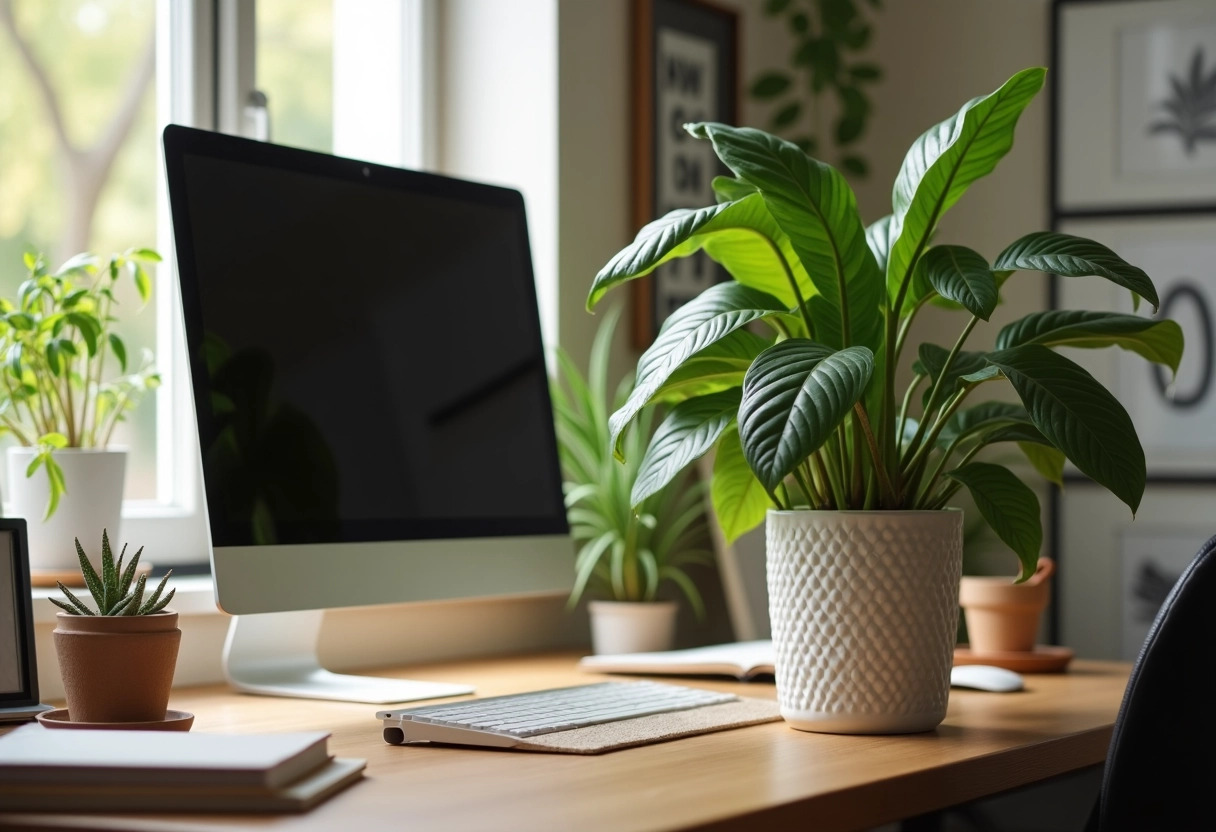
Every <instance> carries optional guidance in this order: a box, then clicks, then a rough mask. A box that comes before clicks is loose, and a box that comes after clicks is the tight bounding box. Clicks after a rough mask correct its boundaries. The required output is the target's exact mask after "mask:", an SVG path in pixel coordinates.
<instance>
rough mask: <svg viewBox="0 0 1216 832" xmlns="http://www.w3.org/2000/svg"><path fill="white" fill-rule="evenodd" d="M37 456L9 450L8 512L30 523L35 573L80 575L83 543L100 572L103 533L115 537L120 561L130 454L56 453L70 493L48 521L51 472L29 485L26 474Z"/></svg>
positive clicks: (69, 450) (28, 451) (39, 473)
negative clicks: (73, 571)
mask: <svg viewBox="0 0 1216 832" xmlns="http://www.w3.org/2000/svg"><path fill="white" fill-rule="evenodd" d="M35 453H36V451H35V449H34V448H20V447H18V448H9V449H8V490H9V496H10V502H9V506H8V511H9V514H11V515H12V516H14V517H24V518H25V520H26V523H27V525H28V528H29V548H30V568H31V569H43V570H63V569H78V568H79V562H78V561H77V558H76V543H75V539H76V538H77V537H79V538H80V544H81V545H82V546H83V547H84V550H85V552H87V553H88V554H89V556H90V558H91V559H92V560H93V561H94V565H97V566H100V562H101V530H102V529H106V530H107V531H108V532H109V535H110V543H111V544H113V545H114V547H115V550H114V554H115V556H117V555H118V552H119V550H120V549H121V546H122V544H121V540H122V537H121V535H122V529H121V523H122V491H123V484H124V481H125V478H126V471H127V452H126V451H125V450H115V449H107V450H101V449H97V450H94V449H88V448H64V449H62V450H58V451H55V461H56V462H58V463H59V467H60V468H62V469H63V481H64V484H65V485H66V487H67V493H66V494H64V495H63V496H62V497H61V498H60V499H59V508H58V509H56V511H55V513H54V514H53V515H51V519H50V520H46V521H43V519H42V518H43V515H45V514H46V506H47V499H48V496H49V495H50V493H51V492H50V486H49V485H48V484H47V479H46V467H45V466H42V467H40V468H39V469H38V471H37V472H36V473H35V474H34V476H32V477H29V478H28V479H27V478H26V476H25V469H26V468H28V467H29V464H30V462H31V461H32V460H33V459H34V456H35ZM129 554H130V553H129Z"/></svg>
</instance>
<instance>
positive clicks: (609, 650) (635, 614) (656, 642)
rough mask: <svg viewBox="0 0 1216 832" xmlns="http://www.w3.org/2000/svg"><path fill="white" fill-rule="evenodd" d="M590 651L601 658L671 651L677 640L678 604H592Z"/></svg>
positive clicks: (596, 602) (599, 602)
mask: <svg viewBox="0 0 1216 832" xmlns="http://www.w3.org/2000/svg"><path fill="white" fill-rule="evenodd" d="M587 611H588V612H589V613H590V614H591V649H592V651H593V652H594V653H595V654H596V655H598V656H604V655H613V654H616V653H650V652H653V651H655V650H670V649H671V647H672V645H673V644H674V643H675V637H676V613H677V612H679V605H678V604H676V602H675V601H643V602H637V603H634V602H630V601H592V602H590V603H589V604H588V605H587Z"/></svg>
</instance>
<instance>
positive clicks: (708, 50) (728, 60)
mask: <svg viewBox="0 0 1216 832" xmlns="http://www.w3.org/2000/svg"><path fill="white" fill-rule="evenodd" d="M633 26H634V51H633V73H634V75H633V92H634V95H633V98H634V128H633V171H634V206H633V226H634V230H635V231H636V230H637V229H640V228H641V227H642V226H643V225H645V224H646V223H648V222H650V221H651V220H653V219H656V218H658V217H661V216H663V215H664V214H666V213H668V212H669V211H672V210H674V209H676V208H700V207H702V206H705V205H711V204H713V202H714V192H713V187H712V184H711V183H712V182H713V178H714V177H715V176H717V175H719V174H722V173H727V171H726V169H725V168H724V167H722V165H721V163H720V162H719V161H718V158H717V156H715V155H714V151H713V147H712V146H711V145H710V143H709V142H707V141H701V140H698V139H694V138H693V137H692V136H690V135H688V133H687V132H685V130H684V127H683V125H684V124H686V123H689V122H697V121H721V122H726V123H728V124H734V123H735V122H736V121H737V109H738V100H739V94H738V84H739V72H738V54H739V47H738V19H737V15H736V13H735V12H733V11H728V10H726V9H720V8H718V7H716V6H712V5H710V4H708V3H704V2H701V0H634V4H633ZM726 276H727V275H726V273H725V270H723V269H722V267H721V266H719V265H718V264H716V263H714V262H713V261H712V260H710V259H709V258H708V257H707V256H706V255H705V254H703V253H701V254H697V255H695V256H693V257H687V258H684V259H681V260H676V261H673V262H671V263H667V264H666V265H664V266H661V267H660V268H658V269H656V270H655V271H654V272H653V273H652V274H651V275H650V276H649V277H647V278H643V279H642V280H637V281H634V287H635V289H634V292H635V293H634V298H633V299H634V327H633V333H634V345H635V346H636V347H638V348H639V349H642V348H645V347H647V346H649V345H650V342H651V341H652V340H653V339H654V336H655V333H657V332H658V330H659V327H660V326H662V323H663V321H664V320H665V319H666V318H667V316H668V315H670V314H671V313H672V312H673V311H674V310H676V309H678V308H679V307H680V306H681V305H682V304H684V303H686V302H688V301H689V300H691V299H692V298H694V297H696V296H697V295H698V294H700V293H701V291H702V290H703V289H705V288H706V287H708V286H710V285H712V284H713V283H715V282H717V281H719V280H723V279H725V278H726Z"/></svg>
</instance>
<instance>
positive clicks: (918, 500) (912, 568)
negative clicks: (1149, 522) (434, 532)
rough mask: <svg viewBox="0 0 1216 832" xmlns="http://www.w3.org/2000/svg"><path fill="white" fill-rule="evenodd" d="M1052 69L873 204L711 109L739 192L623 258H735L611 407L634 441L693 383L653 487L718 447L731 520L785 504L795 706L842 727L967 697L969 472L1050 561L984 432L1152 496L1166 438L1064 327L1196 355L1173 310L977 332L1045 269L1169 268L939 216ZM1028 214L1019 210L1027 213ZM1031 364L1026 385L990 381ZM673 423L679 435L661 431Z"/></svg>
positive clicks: (725, 509) (803, 714)
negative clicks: (986, 243) (1029, 277)
mask: <svg viewBox="0 0 1216 832" xmlns="http://www.w3.org/2000/svg"><path fill="white" fill-rule="evenodd" d="M1044 75H1045V70H1043V69H1037V68H1036V69H1028V70H1025V71H1022V72H1019V73H1017V74H1016V75H1014V76H1013V77H1012V78H1011V79H1010V80H1009V81H1008V82H1007V83H1006V84H1004V85H1003V86H1002V87H1001V88H1000V89H998V90H996V91H995V92H993V93H992V94H990V95H987V96H982V97H979V98H975V99H973V100H972V101H970V102H968V103H967V104H966V105H964V106H963V108H962V109H961V110H960V111H959V112H958V113H957V114H956V115H954V116H952V117H951V118H949V119H947V120H946V121H944V122H942V123H941V124H939V125H937V126H935V127H932V128H930V129H929V130H928V131H927V132H926V133H925V134H924V135H922V136H921V137H920V138H919V139H917V141H916V142H915V143H914V144H913V146H912V148H911V150H910V151H909V153H908V155H907V157H906V158H905V160H904V164H903V167H902V168H901V170H900V172H899V175H898V177H897V179H896V182H895V187H894V191H893V194H892V203H893V205H892V208H893V210H892V213H891V214H890V215H888V216H886V217H883V218H882V219H880V220H878V221H877V222H875V223H873V224H872V225H870V226H869V227H866V226H864V225H863V224H862V221H861V218H860V214H859V213H858V208H857V203H856V198H855V197H854V194H853V191H852V189H851V188H850V187H849V185H848V183H847V182H846V181H845V179H844V178H843V177H842V176H841V175H840V174H839V173H838V172H837V171H836V170H835V169H833V168H832V167H831V166H829V165H827V164H825V163H823V162H820V161H817V160H815V159H812V158H810V157H808V156H806V155H805V154H804V153H802V151H800V150H799V149H798V148H797V147H796V146H795V145H793V144H791V143H789V142H786V141H783V140H781V139H779V138H777V137H775V136H771V135H769V134H767V133H764V132H762V131H759V130H754V129H749V128H736V127H730V126H727V125H723V124H693V125H688V127H687V129H688V131H689V132H690V133H691V134H692V136H693V137H694V138H697V139H702V140H708V141H710V142H712V144H713V147H714V151H715V152H716V153H717V155H718V158H719V159H721V160H722V162H723V163H724V164H725V165H726V167H727V168H729V169H730V170H731V171H732V172H733V174H734V177H719V178H718V179H716V180H715V181H714V188H715V191H716V192H717V194H718V197H719V201H718V203H717V204H715V205H710V206H707V207H704V208H699V209H680V210H677V211H673V212H672V213H670V214H668V215H667V216H665V217H663V218H661V219H659V220H656V221H655V222H653V223H651V224H650V225H648V226H646V227H645V228H643V229H642V230H641V231H640V232H639V234H638V236H637V239H636V240H635V241H634V242H633V243H632V244H631V245H629V246H628V247H627V248H625V249H624V250H623V251H621V252H620V253H619V254H617V255H616V256H615V257H614V258H613V259H612V260H611V261H610V262H609V263H608V265H607V266H605V267H604V268H603V269H602V270H601V272H600V273H599V275H597V277H596V279H595V282H594V284H593V286H592V289H591V294H590V296H589V298H588V307H589V308H590V307H593V306H594V305H595V304H596V303H597V302H598V301H599V300H600V298H601V297H602V296H603V294H604V293H605V292H606V291H608V290H609V289H610V288H612V287H613V286H616V285H618V284H621V283H623V282H625V281H628V280H632V279H634V278H637V277H641V276H642V275H645V274H648V273H649V272H650V271H652V270H653V269H654V268H655V267H656V266H658V265H660V264H661V263H663V262H665V261H667V260H670V259H672V258H675V257H684V256H687V255H689V254H692V253H694V252H696V251H701V250H704V251H705V252H706V253H707V254H708V255H709V256H710V257H712V258H714V259H715V260H717V261H718V262H719V263H721V264H722V265H723V266H725V267H726V269H727V270H728V271H729V272H730V274H731V275H732V276H733V278H734V280H733V281H728V282H726V283H721V284H717V285H715V286H712V287H710V288H708V289H706V290H705V291H703V292H702V293H701V294H700V295H699V296H698V297H697V298H695V299H694V300H692V301H691V302H689V303H688V304H686V305H685V306H683V307H681V308H680V309H679V310H677V311H676V312H675V313H674V314H673V315H672V316H671V317H670V318H668V320H667V321H666V322H665V324H664V326H663V329H662V330H661V331H660V333H659V335H658V337H657V338H656V340H655V343H654V344H653V345H652V346H651V347H650V348H649V349H648V350H646V352H645V353H644V354H643V355H642V356H641V358H640V359H639V360H638V371H637V384H636V386H635V388H634V390H633V392H632V394H631V395H630V396H629V398H628V400H627V401H626V402H625V404H624V405H623V406H622V407H620V408H619V409H617V411H616V412H615V413H614V414H613V416H612V418H611V419H610V421H609V432H610V442H611V443H612V444H614V445H615V446H616V447H617V448H618V450H621V451H623V452H624V453H625V456H626V459H629V458H630V457H631V456H632V452H631V451H630V450H629V449H628V448H624V447H622V446H621V444H620V441H621V437H622V436H623V434H624V431H625V429H626V428H627V427H628V426H629V425H630V424H632V423H633V422H634V421H635V420H636V419H638V418H640V417H641V416H642V414H644V413H645V411H646V410H647V409H648V406H649V405H651V404H652V403H656V402H662V403H665V404H667V405H672V406H671V408H670V411H669V413H668V415H667V416H666V419H665V421H664V422H663V424H662V425H661V426H660V427H659V429H658V431H657V433H656V439H655V440H654V441H652V442H651V445H650V447H649V449H648V451H647V454H646V456H645V457H644V458H643V460H642V463H641V466H640V470H639V472H638V475H637V480H638V484H639V485H638V486H636V487H635V488H634V492H633V497H632V499H633V502H634V503H635V504H636V503H638V502H640V501H642V500H645V499H646V498H647V497H648V496H649V494H650V493H653V490H654V489H657V488H661V487H663V486H664V485H665V484H666V483H668V482H669V481H670V480H671V479H672V478H674V477H676V476H678V475H679V474H680V473H681V472H682V471H683V469H684V467H685V466H686V465H687V464H688V463H689V462H691V461H692V460H694V459H697V458H698V457H700V456H701V455H703V454H704V453H706V452H708V451H710V450H711V449H713V450H715V451H716V454H715V458H714V466H713V478H712V484H711V496H712V501H713V505H714V508H715V512H716V514H717V517H718V520H719V522H720V523H721V525H722V527H723V531H724V533H725V535H726V537H727V538H728V539H733V538H735V537H737V536H738V535H739V534H741V533H743V532H744V531H746V530H748V529H750V528H753V527H755V526H756V525H758V524H759V523H760V522H761V521H762V520H764V519H765V518H766V515H767V542H768V553H767V554H768V572H769V574H768V580H769V590H770V592H769V594H770V617H771V619H772V626H773V639H774V642H775V649H776V659H777V668H776V669H777V691H778V698H779V700H780V702H781V707H782V713H783V714H784V715H785V717H786V719H787V720H788V721H789V722H790V723H791V725H793V726H794V727H796V728H801V729H806V730H817V731H829V732H850V733H852V732H859V733H865V732H903V731H920V730H929V729H932V728H933V727H934V726H936V725H937V724H938V723H939V722H940V721H941V720H942V718H943V717H944V715H945V711H946V701H947V697H948V693H949V671H950V665H951V659H952V653H953V647H954V640H955V635H956V630H955V628H956V622H957V616H958V606H957V605H958V589H959V575H960V566H961V550H962V546H961V541H962V518H961V512H958V511H953V510H950V509H949V505H950V503H951V500H952V498H953V497H954V495H955V494H956V492H957V491H958V490H959V489H960V488H961V487H963V486H966V487H967V488H968V490H969V491H970V493H971V496H972V497H973V498H974V501H975V503H976V505H977V507H978V509H979V511H980V514H981V515H982V516H983V518H984V520H985V521H986V522H987V523H988V524H989V525H990V526H991V527H992V528H993V530H994V531H995V532H996V534H997V535H998V536H999V537H1000V538H1001V540H1003V541H1004V542H1005V543H1006V544H1007V545H1008V546H1010V548H1012V549H1013V551H1014V552H1016V553H1017V556H1018V558H1019V560H1020V563H1021V574H1020V579H1021V580H1023V581H1024V580H1026V579H1027V578H1029V577H1030V575H1032V574H1033V573H1034V571H1035V565H1036V561H1037V559H1038V557H1039V550H1040V546H1041V543H1042V528H1041V525H1040V520H1039V504H1038V499H1037V497H1036V496H1035V493H1034V492H1033V491H1032V490H1031V488H1030V487H1029V486H1028V485H1026V484H1025V483H1024V482H1023V481H1022V480H1021V479H1019V477H1018V476H1017V475H1015V474H1014V473H1013V472H1012V471H1010V470H1009V469H1008V468H1006V467H1004V466H1002V465H998V464H995V463H993V462H987V461H979V460H977V459H976V455H977V454H978V453H979V452H980V451H981V450H982V449H983V448H985V447H987V446H989V445H992V444H994V443H998V442H1015V443H1017V444H1018V446H1019V447H1020V448H1021V449H1022V451H1023V452H1025V454H1026V455H1027V457H1028V458H1029V460H1030V462H1031V463H1032V464H1033V465H1034V466H1035V468H1036V469H1038V470H1039V471H1040V472H1043V473H1046V474H1049V475H1051V476H1053V477H1057V476H1058V473H1059V471H1060V468H1061V467H1062V465H1063V461H1064V459H1065V458H1067V459H1069V460H1071V461H1072V462H1073V463H1074V464H1075V465H1076V467H1077V468H1078V469H1079V470H1080V471H1082V472H1083V473H1085V474H1086V475H1088V476H1089V477H1091V478H1092V479H1093V480H1094V481H1096V482H1097V483H1099V484H1101V485H1103V486H1105V487H1106V488H1107V489H1109V490H1110V491H1111V492H1112V493H1113V494H1114V495H1115V496H1116V497H1118V498H1119V499H1120V500H1122V501H1123V502H1125V503H1126V504H1127V505H1128V506H1129V507H1130V508H1131V509H1132V511H1133V512H1134V511H1135V509H1136V507H1137V506H1138V505H1139V503H1140V499H1141V496H1142V494H1143V491H1144V484H1145V464H1144V452H1143V450H1142V448H1141V445H1140V441H1139V439H1138V437H1137V435H1136V431H1135V428H1134V426H1133V424H1132V421H1131V419H1130V418H1129V416H1128V414H1127V411H1126V410H1125V409H1124V408H1123V406H1122V405H1121V404H1120V403H1119V401H1118V400H1117V399H1116V398H1115V397H1114V396H1112V395H1111V393H1110V392H1108V391H1107V390H1106V389H1105V388H1104V387H1103V386H1102V385H1101V384H1100V383H1098V382H1097V381H1096V380H1095V379H1094V378H1093V377H1092V376H1091V375H1090V374H1089V373H1088V372H1086V371H1085V370H1084V369H1082V368H1081V367H1080V366H1079V365H1077V364H1076V363H1074V362H1073V361H1071V360H1069V359H1068V358H1065V357H1064V356H1062V355H1060V354H1058V353H1057V352H1056V351H1055V348H1056V347H1061V346H1069V347H1083V348H1095V347H1109V346H1117V347H1121V348H1123V349H1126V350H1130V351H1132V352H1135V353H1138V354H1139V355H1141V356H1143V357H1144V358H1146V359H1148V360H1149V361H1153V362H1156V363H1159V364H1163V365H1165V366H1167V367H1169V368H1170V369H1171V370H1174V371H1176V370H1177V367H1178V363H1179V361H1180V359H1181V354H1182V333H1181V329H1180V328H1179V327H1178V325H1177V324H1176V323H1174V322H1172V321H1168V320H1154V319H1152V318H1148V317H1143V316H1139V315H1128V314H1117V313H1111V312H1091V311H1049V312H1036V313H1033V314H1030V315H1027V316H1025V317H1023V318H1021V319H1020V320H1017V321H1014V322H1013V323H1010V324H1008V325H1007V326H1005V327H1003V328H1002V329H1001V330H1000V331H999V332H998V333H997V334H996V340H995V349H991V350H979V351H967V350H964V346H965V344H966V342H967V339H968V337H969V336H970V335H971V333H972V330H973V329H974V328H975V327H976V326H977V324H979V323H980V322H982V321H987V320H988V319H989V317H990V316H991V315H992V313H993V311H994V309H995V308H996V306H997V303H998V301H999V297H1000V293H1001V290H1002V287H1003V286H1004V284H1005V282H1006V281H1007V280H1009V279H1015V280H1016V273H1017V272H1019V271H1023V270H1025V271H1037V272H1049V273H1054V274H1056V275H1059V276H1060V277H1061V278H1063V279H1072V278H1077V277H1085V276H1096V277H1100V278H1105V279H1107V280H1110V281H1112V282H1114V283H1115V284H1117V285H1119V286H1121V287H1124V288H1126V289H1128V290H1130V291H1131V292H1132V293H1133V297H1134V298H1135V299H1136V300H1137V301H1139V299H1140V298H1143V299H1145V300H1147V301H1149V303H1150V304H1151V305H1152V306H1153V307H1156V306H1157V303H1158V300H1157V293H1156V290H1155V289H1154V287H1153V284H1152V281H1151V280H1150V279H1149V278H1148V276H1147V275H1146V274H1145V273H1144V272H1143V271H1141V270H1140V269H1138V268H1136V267H1134V266H1131V265H1129V264H1128V263H1126V262H1124V261H1123V260H1122V259H1121V258H1120V257H1118V256H1117V255H1116V254H1115V253H1114V252H1112V251H1110V250H1109V249H1107V248H1106V247H1104V246H1102V245H1100V244H1098V243H1096V242H1093V241H1090V240H1086V239H1083V238H1080V237H1074V236H1070V235H1066V234H1058V233H1052V232H1036V233H1031V234H1026V235H1025V236H1021V237H1020V238H1018V239H1016V240H1015V241H1014V242H1013V243H1011V244H1010V245H1009V246H1008V247H1006V248H1005V249H1004V251H1002V252H1000V253H999V254H998V255H997V256H996V258H995V259H994V260H992V261H991V262H990V261H989V260H988V259H987V258H985V257H984V256H983V255H981V254H980V253H978V252H976V251H973V250H971V249H969V248H965V247H963V246H959V245H944V244H943V245H935V244H933V237H934V234H935V232H936V231H937V228H938V224H939V221H940V220H941V218H942V216H943V215H944V214H945V212H946V211H947V210H948V209H949V208H950V207H951V206H953V205H954V203H955V202H957V201H958V199H959V198H960V197H961V196H962V195H963V194H964V192H965V191H966V190H967V188H968V187H969V186H970V185H971V184H972V183H973V182H974V181H976V180H977V179H979V178H981V177H983V176H985V175H987V174H988V173H989V172H991V171H992V169H993V168H994V167H995V166H996V164H997V162H998V161H999V160H1000V159H1001V158H1002V157H1003V156H1004V155H1005V153H1007V152H1008V150H1009V149H1010V147H1011V146H1012V144H1013V131H1014V127H1015V125H1016V123H1017V120H1018V117H1019V116H1020V114H1021V112H1022V110H1023V109H1024V108H1025V107H1026V105H1027V104H1028V103H1029V102H1030V101H1031V100H1032V99H1033V98H1034V96H1035V95H1036V94H1037V93H1038V92H1039V90H1040V88H1041V87H1042V84H1043V79H1044ZM1011 236H1013V235H1011ZM927 303H935V304H941V305H945V306H948V307H953V308H955V309H958V310H961V311H963V312H965V313H966V314H967V320H966V323H965V324H964V325H963V326H962V328H961V333H960V334H959V335H958V337H957V339H955V340H954V342H953V344H951V345H949V346H947V347H941V346H937V345H935V344H931V343H925V344H920V345H919V347H918V348H917V349H916V350H915V358H914V359H913V360H912V361H911V378H912V380H911V382H910V384H909V386H908V387H907V389H906V391H905V392H904V393H903V395H902V396H897V395H896V377H897V371H898V370H899V368H900V366H901V360H902V361H909V358H908V353H909V352H911V350H909V349H908V344H907V339H908V334H909V332H910V330H911V326H912V323H913V321H914V320H915V318H916V315H917V313H918V311H919V310H921V309H922V308H923V307H924V306H925V304H927ZM1002 381H1008V382H1010V383H1011V384H1012V386H1013V390H1014V392H1015V393H1016V394H1017V396H1018V398H1019V399H1020V400H1021V403H1020V404H1015V403H1012V402H1003V401H987V402H982V403H978V404H972V405H971V406H968V407H964V405H965V404H968V399H969V398H970V397H971V396H972V394H973V393H974V392H975V391H976V390H977V389H978V388H979V387H981V386H983V385H985V384H989V383H995V382H1002ZM660 436H661V437H662V438H663V441H662V447H660V445H659V441H658V437H660ZM643 484H644V485H643Z"/></svg>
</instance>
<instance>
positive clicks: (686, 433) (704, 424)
mask: <svg viewBox="0 0 1216 832" xmlns="http://www.w3.org/2000/svg"><path fill="white" fill-rule="evenodd" d="M740 396H741V393H740V390H739V389H738V388H735V389H733V390H724V391H722V392H721V393H714V394H712V395H709V396H702V397H700V398H697V399H689V400H687V401H684V402H680V403H679V404H678V405H676V406H675V407H673V408H672V409H671V412H670V413H668V414H667V418H665V419H664V420H663V421H662V423H661V424H660V425H659V427H658V429H657V430H656V431H655V433H654V436H653V437H652V438H651V440H650V445H649V447H647V448H646V454H645V455H644V456H643V457H642V463H641V465H639V466H638V473H637V479H635V480H634V483H633V492H632V494H631V495H630V498H629V500H630V502H631V503H633V505H634V507H635V508H636V507H637V506H639V505H641V503H642V501H643V500H645V499H646V498H647V497H649V496H650V495H651V494H655V493H657V492H658V491H660V490H661V489H663V488H665V487H666V486H667V484H668V483H670V482H671V481H672V480H674V479H675V478H676V477H677V476H678V475H679V473H680V472H681V471H683V470H684V468H685V467H686V466H687V465H688V464H689V463H690V462H693V461H694V460H697V459H700V458H701V457H702V456H703V455H704V454H705V452H706V451H708V450H709V449H710V448H712V447H713V446H714V444H715V443H716V442H717V441H718V437H719V436H721V435H722V431H724V430H725V429H726V427H727V425H730V424H732V423H733V422H734V421H735V417H736V416H737V414H738V412H739V400H740Z"/></svg>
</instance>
